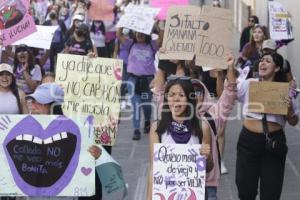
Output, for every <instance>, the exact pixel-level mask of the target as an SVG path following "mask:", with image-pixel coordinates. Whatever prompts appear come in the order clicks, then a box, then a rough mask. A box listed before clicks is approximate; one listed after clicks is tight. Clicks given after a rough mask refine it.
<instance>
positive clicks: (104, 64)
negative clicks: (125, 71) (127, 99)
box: [55, 54, 123, 146]
mask: <svg viewBox="0 0 300 200" xmlns="http://www.w3.org/2000/svg"><path fill="white" fill-rule="evenodd" d="M122 66H123V61H122V60H118V59H110V58H88V57H87V56H79V55H71V54H58V57H57V68H56V69H57V70H56V74H57V76H56V79H55V81H56V82H57V83H59V84H61V85H63V87H64V92H65V96H64V104H63V111H64V114H65V115H67V116H74V115H77V116H81V115H85V116H87V115H92V117H93V118H90V121H93V122H94V135H95V141H96V143H101V144H105V145H110V146H111V145H114V143H115V139H116V134H117V124H118V118H119V112H120V103H119V97H120V86H121V82H122Z"/></svg>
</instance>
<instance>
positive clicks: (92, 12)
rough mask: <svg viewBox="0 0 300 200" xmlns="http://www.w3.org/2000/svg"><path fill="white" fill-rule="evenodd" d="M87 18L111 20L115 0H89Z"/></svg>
mask: <svg viewBox="0 0 300 200" xmlns="http://www.w3.org/2000/svg"><path fill="white" fill-rule="evenodd" d="M91 3H92V5H91V7H90V9H89V18H90V19H92V20H103V21H113V20H114V13H113V9H114V6H115V3H116V1H115V0H91Z"/></svg>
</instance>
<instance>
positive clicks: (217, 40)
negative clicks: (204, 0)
mask: <svg viewBox="0 0 300 200" xmlns="http://www.w3.org/2000/svg"><path fill="white" fill-rule="evenodd" d="M201 20H203V21H206V22H207V23H208V24H209V27H208V28H207V29H206V30H203V31H201V33H200V35H198V38H197V45H196V49H197V50H196V65H198V66H205V67H212V68H221V69H225V68H227V64H226V57H225V56H226V53H228V52H230V45H231V39H232V36H233V34H232V14H231V11H230V10H228V9H224V8H217V7H212V6H203V7H202V12H201Z"/></svg>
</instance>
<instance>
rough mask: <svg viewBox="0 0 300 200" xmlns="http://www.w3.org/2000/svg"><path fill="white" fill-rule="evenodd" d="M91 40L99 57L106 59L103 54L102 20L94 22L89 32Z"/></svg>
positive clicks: (103, 33) (103, 30)
mask: <svg viewBox="0 0 300 200" xmlns="http://www.w3.org/2000/svg"><path fill="white" fill-rule="evenodd" d="M90 36H91V40H92V41H93V43H94V46H95V47H96V48H97V53H98V56H99V57H106V54H105V26H104V23H103V21H102V20H94V21H93V22H92V26H91V31H90Z"/></svg>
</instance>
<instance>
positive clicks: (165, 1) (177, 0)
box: [150, 0, 189, 20]
mask: <svg viewBox="0 0 300 200" xmlns="http://www.w3.org/2000/svg"><path fill="white" fill-rule="evenodd" d="M150 5H151V6H152V7H155V8H161V10H160V12H159V13H158V15H157V19H159V20H165V19H166V18H167V13H168V9H169V8H170V7H171V6H172V5H177V6H179V5H189V0H151V4H150Z"/></svg>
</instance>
